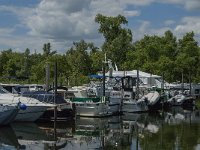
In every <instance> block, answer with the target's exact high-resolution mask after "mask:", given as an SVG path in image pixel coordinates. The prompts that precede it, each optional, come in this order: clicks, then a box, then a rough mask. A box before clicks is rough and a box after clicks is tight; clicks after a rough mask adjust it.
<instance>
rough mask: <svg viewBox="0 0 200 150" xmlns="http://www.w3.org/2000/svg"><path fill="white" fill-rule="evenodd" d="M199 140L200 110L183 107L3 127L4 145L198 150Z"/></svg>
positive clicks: (0, 134) (83, 149) (1, 139)
mask: <svg viewBox="0 0 200 150" xmlns="http://www.w3.org/2000/svg"><path fill="white" fill-rule="evenodd" d="M199 141H200V111H198V110H195V111H190V110H183V109H181V108H175V109H172V110H170V111H168V112H158V113H153V114H148V113H142V114H134V113H133V114H129V115H123V116H113V117H106V118H86V117H76V118H75V119H74V120H69V121H66V122H56V123H54V122H48V123H37V124H36V123H12V124H11V127H9V126H8V127H1V128H0V142H1V144H0V148H2V149H37V150H46V149H63V150H65V149H71V150H78V149H81V150H88V149H104V150H113V149H116V150H121V149H131V150H152V149H153V150H160V149H162V150H169V149H170V150H171V149H194V150H198V149H200V142H199Z"/></svg>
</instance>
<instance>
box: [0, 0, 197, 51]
mask: <svg viewBox="0 0 200 150" xmlns="http://www.w3.org/2000/svg"><path fill="white" fill-rule="evenodd" d="M97 13H101V14H103V15H107V16H116V15H118V14H121V15H124V16H125V17H126V18H127V20H128V22H129V23H128V28H130V29H131V30H132V33H133V40H134V41H137V40H139V39H141V38H143V36H144V35H159V36H162V35H163V33H164V32H165V31H166V30H171V31H172V32H173V33H174V35H175V36H176V37H177V38H182V36H183V35H184V34H185V33H187V32H191V31H194V32H195V35H196V36H195V38H196V40H197V41H198V42H200V0H1V1H0V19H1V21H0V51H1V50H4V49H9V48H12V49H13V50H15V51H21V52H23V51H24V50H25V49H26V48H29V49H30V50H31V52H34V51H35V50H36V51H37V52H42V47H43V44H44V43H47V42H50V43H51V44H52V48H53V49H54V50H57V51H58V52H59V53H64V52H66V50H67V49H69V47H71V46H72V43H73V41H80V40H81V39H84V40H85V41H87V42H93V43H94V44H95V45H96V46H100V45H101V44H102V42H103V40H104V39H103V38H102V35H101V34H99V33H98V24H97V23H95V22H94V18H95V16H96V14H97Z"/></svg>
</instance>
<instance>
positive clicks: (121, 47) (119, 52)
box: [95, 14, 132, 68]
mask: <svg viewBox="0 0 200 150" xmlns="http://www.w3.org/2000/svg"><path fill="white" fill-rule="evenodd" d="M95 22H97V23H99V24H100V27H99V32H100V33H102V34H103V36H104V38H105V42H104V44H103V46H102V50H103V52H104V53H106V54H107V56H108V58H110V59H111V60H112V61H113V62H115V63H117V65H118V66H119V67H120V68H121V67H122V65H123V63H124V62H125V61H126V53H127V52H128V51H129V50H130V49H131V48H132V33H131V30H130V29H127V28H124V27H122V25H127V24H128V21H127V19H126V18H125V17H124V16H122V15H118V16H116V17H107V16H103V15H101V14H97V15H96V18H95Z"/></svg>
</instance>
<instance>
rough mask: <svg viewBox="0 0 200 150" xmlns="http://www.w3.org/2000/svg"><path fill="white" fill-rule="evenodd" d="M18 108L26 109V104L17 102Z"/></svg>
mask: <svg viewBox="0 0 200 150" xmlns="http://www.w3.org/2000/svg"><path fill="white" fill-rule="evenodd" d="M19 108H20V109H21V110H26V108H27V106H26V105H25V104H23V103H20V104H19Z"/></svg>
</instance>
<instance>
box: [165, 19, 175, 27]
mask: <svg viewBox="0 0 200 150" xmlns="http://www.w3.org/2000/svg"><path fill="white" fill-rule="evenodd" d="M173 24H175V21H174V20H166V21H165V22H164V25H166V26H170V25H173Z"/></svg>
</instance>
